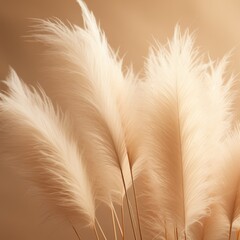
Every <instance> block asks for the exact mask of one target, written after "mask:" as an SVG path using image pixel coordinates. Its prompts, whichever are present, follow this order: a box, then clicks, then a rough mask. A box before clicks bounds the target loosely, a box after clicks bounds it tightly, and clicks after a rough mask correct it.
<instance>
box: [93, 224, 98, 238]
mask: <svg viewBox="0 0 240 240" xmlns="http://www.w3.org/2000/svg"><path fill="white" fill-rule="evenodd" d="M93 229H94V233H95V236H96V239H97V240H99V236H98V232H97V228H96V224H94V225H93Z"/></svg>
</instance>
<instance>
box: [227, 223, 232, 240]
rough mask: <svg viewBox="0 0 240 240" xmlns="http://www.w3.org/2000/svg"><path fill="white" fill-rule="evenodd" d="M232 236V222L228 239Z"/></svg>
mask: <svg viewBox="0 0 240 240" xmlns="http://www.w3.org/2000/svg"><path fill="white" fill-rule="evenodd" d="M231 236H232V223H231V224H230V227H229V236H228V240H230V239H231Z"/></svg>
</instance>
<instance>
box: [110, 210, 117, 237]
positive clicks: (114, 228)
mask: <svg viewBox="0 0 240 240" xmlns="http://www.w3.org/2000/svg"><path fill="white" fill-rule="evenodd" d="M113 209H114V207H113V206H112V207H111V214H112V223H113V232H114V239H115V240H117V231H116V224H115V217H114V212H113Z"/></svg>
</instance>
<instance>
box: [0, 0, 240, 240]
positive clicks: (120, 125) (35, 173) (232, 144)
mask: <svg viewBox="0 0 240 240" xmlns="http://www.w3.org/2000/svg"><path fill="white" fill-rule="evenodd" d="M78 2H79V4H80V6H81V8H82V12H83V20H84V28H80V27H78V26H75V25H74V26H71V27H69V26H66V25H64V24H63V23H62V22H60V21H59V20H55V21H43V20H41V21H39V24H38V31H36V32H35V37H37V39H39V40H41V41H44V42H45V43H47V44H48V45H49V46H50V47H51V49H52V52H53V53H54V54H55V56H57V57H58V58H61V59H62V62H63V63H62V66H61V69H60V70H61V71H62V78H61V79H60V78H59V79H58V81H56V82H54V84H55V87H54V88H51V90H49V92H50V93H51V94H53V96H54V101H55V102H54V103H56V104H53V103H52V100H53V99H52V100H50V98H48V97H47V96H46V94H45V92H44V91H43V89H41V88H39V89H34V88H30V87H28V86H27V85H26V84H24V83H23V82H22V81H21V80H19V78H18V76H17V75H16V73H15V72H14V71H13V70H12V71H11V73H10V75H9V77H8V79H7V80H6V81H5V83H6V85H7V88H8V90H7V91H6V92H2V93H1V95H0V98H1V100H0V119H1V134H0V140H1V144H2V145H1V150H0V152H1V158H2V161H6V162H8V163H9V164H11V165H12V166H14V167H15V168H16V169H18V172H21V175H22V177H23V178H25V179H27V180H28V181H30V182H32V183H33V184H34V186H36V187H38V188H39V190H40V191H41V194H42V195H43V196H45V198H46V200H49V202H50V204H52V205H54V206H56V208H57V209H58V211H59V212H60V213H63V214H64V216H66V217H67V218H69V219H71V221H70V222H73V225H74V223H75V221H77V219H84V221H85V223H86V225H84V227H85V228H86V226H87V227H88V228H89V230H90V231H93V232H95V237H96V239H102V238H103V239H105V240H106V239H110V237H109V236H108V235H107V230H106V229H105V230H104V229H102V227H101V224H100V222H101V221H99V219H98V218H101V216H99V215H97V214H96V210H97V207H98V208H101V207H102V206H107V207H109V209H110V211H111V212H112V223H113V231H114V238H115V240H116V239H126V240H130V239H135V240H140V239H141V240H148V239H155V240H157V239H168V240H173V239H175V240H177V239H178V240H180V239H183V240H186V239H192V240H198V239H204V240H225V239H226V240H229V239H240V233H239V230H240V196H239V190H240V128H239V126H238V124H236V121H235V120H234V119H233V118H234V117H233V115H234V113H233V111H232V104H233V102H234V101H235V99H234V97H235V93H234V92H233V83H234V81H233V79H232V78H230V79H224V71H225V70H224V69H225V66H226V63H227V59H226V58H224V59H223V60H222V61H220V62H218V63H214V62H213V61H211V60H208V61H204V58H205V56H203V55H200V54H199V51H198V49H195V48H194V46H193V37H192V36H191V35H190V34H189V33H188V32H185V33H184V34H181V33H180V29H179V27H176V29H175V33H174V36H173V38H172V40H171V41H169V42H168V44H167V45H165V46H162V45H160V44H158V45H157V46H156V47H154V48H151V50H150V54H149V56H148V58H147V61H146V65H145V76H144V77H142V79H138V78H137V77H136V76H134V74H133V71H132V70H131V69H128V70H126V71H123V70H122V62H121V60H119V59H118V58H117V56H116V55H115V54H114V53H113V51H112V50H111V48H110V47H109V45H108V43H107V41H106V38H105V35H104V34H103V33H102V32H101V31H100V30H99V27H98V25H97V23H96V21H95V18H94V16H93V14H92V13H91V12H89V10H88V9H87V7H86V5H85V4H84V3H83V2H82V1H80V0H79V1H78ZM49 85H53V83H51V82H50V83H49ZM56 106H58V107H56ZM130 194H132V195H133V197H130V196H129V195H130ZM116 208H120V209H122V211H121V213H120V212H119V211H116V210H115V209H116ZM126 212H127V213H128V215H129V216H128V217H129V219H130V220H131V221H129V222H128V224H126V221H125V218H124V216H122V215H124V213H126ZM73 219H74V221H73ZM120 219H122V220H120ZM73 229H74V230H75V232H76V234H77V236H78V238H79V239H83V240H84V239H86V237H84V235H83V234H82V233H81V230H79V231H76V229H75V228H74V226H73ZM127 229H130V230H131V231H132V237H130V236H128V235H127V234H126V232H127V231H126V230H127Z"/></svg>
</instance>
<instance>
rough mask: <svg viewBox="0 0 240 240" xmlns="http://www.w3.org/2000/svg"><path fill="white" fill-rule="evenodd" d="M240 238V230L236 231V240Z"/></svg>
mask: <svg viewBox="0 0 240 240" xmlns="http://www.w3.org/2000/svg"><path fill="white" fill-rule="evenodd" d="M239 237H240V230H238V231H237V240H239Z"/></svg>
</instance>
